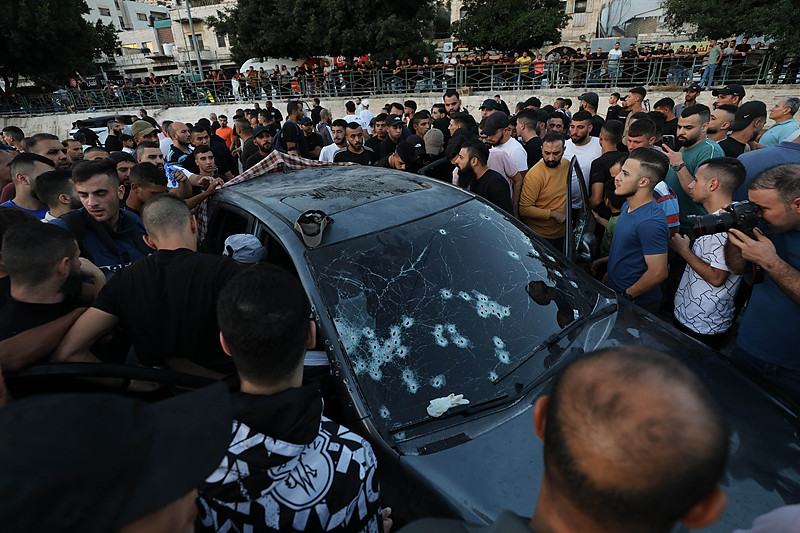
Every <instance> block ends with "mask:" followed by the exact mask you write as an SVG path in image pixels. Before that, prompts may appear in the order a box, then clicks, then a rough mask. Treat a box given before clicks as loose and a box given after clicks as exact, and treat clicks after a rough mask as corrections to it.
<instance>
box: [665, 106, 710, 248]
mask: <svg viewBox="0 0 800 533" xmlns="http://www.w3.org/2000/svg"><path fill="white" fill-rule="evenodd" d="M710 118H711V110H710V109H709V108H708V107H707V106H704V105H703V104H695V105H693V106H691V107H687V108H686V109H684V110H683V112H681V116H680V117H679V118H678V137H677V144H678V146H680V147H681V148H680V150H679V151H677V152H676V151H674V150H672V149H671V148H669V147H668V146H664V147H663V148H662V149H663V150H664V153H666V154H667V157H668V158H669V164H670V168H669V172H668V173H667V177H666V179H665V181H666V182H667V185H669V186H670V188H671V189H672V190H673V191H674V192H675V195H676V196H677V197H678V206H679V209H680V232H681V233H686V232H688V231H689V230H690V229H691V225H690V224H689V222H688V220H687V217H688V216H689V215H706V214H708V213H707V212H706V210H705V209H704V208H703V206H701V205H700V204H697V203H695V202H693V201H692V199H691V198H690V197H689V194H688V190H689V184H690V183H691V182H692V180H693V179H694V173H695V172H697V168H698V167H699V166H700V163H702V162H703V161H708V160H709V159H713V158H715V157H722V156H723V155H724V154H725V152H723V151H722V148H720V147H719V144H717V143H716V142H714V141H712V140H711V139H709V138H708V132H707V130H708V121H709V119H710Z"/></svg>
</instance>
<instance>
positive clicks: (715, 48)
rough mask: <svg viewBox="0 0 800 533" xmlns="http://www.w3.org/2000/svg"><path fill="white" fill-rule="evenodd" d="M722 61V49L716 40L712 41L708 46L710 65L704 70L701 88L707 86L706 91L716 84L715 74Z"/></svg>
mask: <svg viewBox="0 0 800 533" xmlns="http://www.w3.org/2000/svg"><path fill="white" fill-rule="evenodd" d="M720 61H722V48H721V47H720V46H719V45H718V44H717V40H716V39H711V41H710V42H709V44H708V63H707V64H706V68H705V69H704V70H703V77H702V78H700V86H703V84H705V88H706V89H710V88H711V86H712V85H713V84H714V72H715V71H716V70H717V66H718V65H719V63H720Z"/></svg>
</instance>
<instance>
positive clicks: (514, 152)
mask: <svg viewBox="0 0 800 533" xmlns="http://www.w3.org/2000/svg"><path fill="white" fill-rule="evenodd" d="M480 130H481V135H484V136H486V140H487V141H488V142H487V144H489V145H490V146H491V147H492V150H498V151H500V152H505V154H506V155H507V156H508V157H509V158H511V161H513V162H514V164H515V165H516V166H517V170H518V171H519V172H522V173H523V174H525V173H526V172H528V153H527V152H526V151H525V148H523V147H522V145H521V144H520V143H519V141H518V140H516V139H515V138H513V137H512V136H511V122H510V120H509V118H508V115H506V114H505V113H503V112H502V111H495V112H494V113H492V114H491V115H489V116H488V117H486V118H485V119H484V120H483V122H481V125H480Z"/></svg>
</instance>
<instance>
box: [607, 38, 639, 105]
mask: <svg viewBox="0 0 800 533" xmlns="http://www.w3.org/2000/svg"><path fill="white" fill-rule="evenodd" d="M631 46H633V45H631ZM619 97H620V94H619V93H611V96H609V97H608V104H609V106H610V107H609V108H608V111H606V120H620V118H624V117H623V112H622V106H621V105H619V101H620V98H619Z"/></svg>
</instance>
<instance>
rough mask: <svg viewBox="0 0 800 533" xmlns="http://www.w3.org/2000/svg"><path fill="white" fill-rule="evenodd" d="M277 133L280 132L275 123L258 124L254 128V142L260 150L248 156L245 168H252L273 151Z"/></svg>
mask: <svg viewBox="0 0 800 533" xmlns="http://www.w3.org/2000/svg"><path fill="white" fill-rule="evenodd" d="M276 133H278V127H277V126H276V125H275V124H270V125H269V126H258V127H257V128H256V129H255V130H253V144H255V145H256V148H258V152H256V153H254V154H253V155H251V156H250V157H249V158H247V162H246V163H245V165H244V169H245V170H247V169H249V168H251V167H252V166H253V165H255V164H256V163H258V162H259V161H261V160H262V159H264V158H265V157H267V156H268V155H269V154H270V152H272V141H273V140H274V139H275V134H276Z"/></svg>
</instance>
